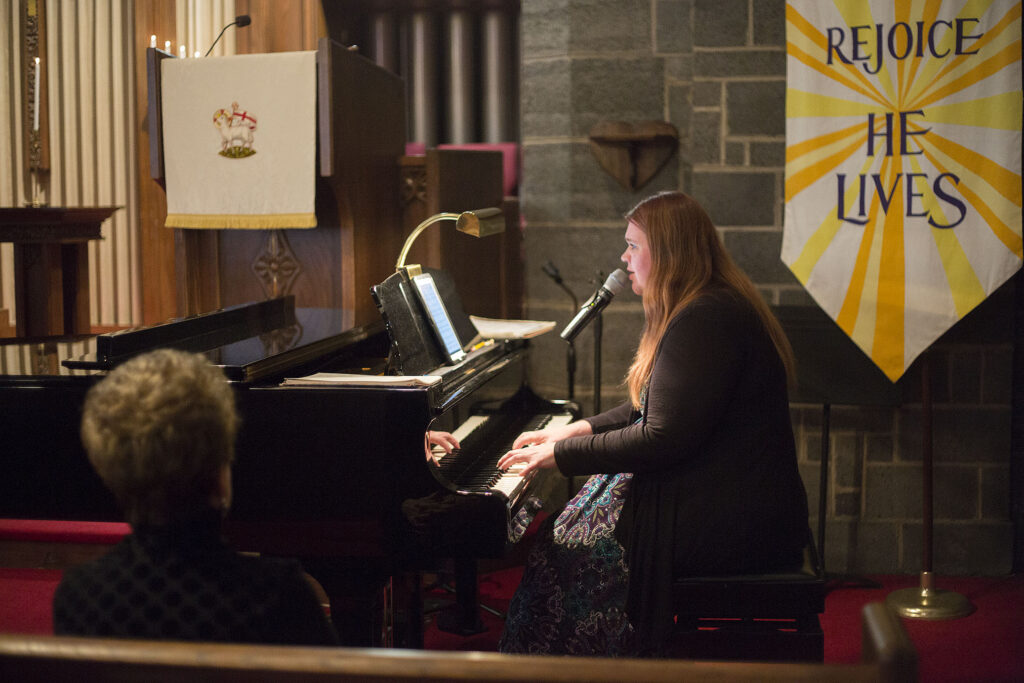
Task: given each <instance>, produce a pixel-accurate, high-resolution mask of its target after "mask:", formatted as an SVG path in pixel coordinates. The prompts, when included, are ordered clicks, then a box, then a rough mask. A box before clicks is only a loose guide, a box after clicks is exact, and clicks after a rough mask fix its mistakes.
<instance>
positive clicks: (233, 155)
mask: <svg viewBox="0 0 1024 683" xmlns="http://www.w3.org/2000/svg"><path fill="white" fill-rule="evenodd" d="M213 125H214V126H216V127H217V130H219V131H220V152H218V153H219V154H220V155H221V156H222V157H227V158H228V159H244V158H245V157H251V156H252V155H253V154H255V153H256V150H255V149H254V148H253V146H252V143H253V138H254V137H255V134H256V117H255V116H253V115H252V114H250V113H249V112H248V111H238V102H232V103H231V111H228V110H227V109H218V110H217V111H215V112H214V113H213Z"/></svg>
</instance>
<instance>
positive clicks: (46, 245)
mask: <svg viewBox="0 0 1024 683" xmlns="http://www.w3.org/2000/svg"><path fill="white" fill-rule="evenodd" d="M119 208H120V207H117V206H103V207H90V208H65V207H40V208H27V207H26V208H0V242H13V243H14V296H15V302H16V306H17V328H16V329H17V335H18V336H19V337H48V336H59V335H77V334H89V333H90V322H89V249H88V245H89V240H97V239H100V238H101V236H102V235H101V233H100V227H101V226H102V224H103V221H105V220H106V219H107V218H109V217H110V215H111V214H113V213H114V212H115V211H117V209H119Z"/></svg>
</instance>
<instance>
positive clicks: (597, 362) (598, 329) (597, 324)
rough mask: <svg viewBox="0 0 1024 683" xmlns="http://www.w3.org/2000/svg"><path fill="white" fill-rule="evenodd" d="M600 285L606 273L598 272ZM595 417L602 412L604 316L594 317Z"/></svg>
mask: <svg viewBox="0 0 1024 683" xmlns="http://www.w3.org/2000/svg"><path fill="white" fill-rule="evenodd" d="M597 282H598V284H600V283H602V282H604V272H603V271H600V270H599V271H597ZM593 325H594V415H597V414H598V413H600V412H601V335H602V333H603V332H604V322H603V314H602V313H601V312H598V314H597V315H596V316H594V322H593Z"/></svg>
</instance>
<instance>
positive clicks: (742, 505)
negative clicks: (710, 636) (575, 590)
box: [555, 289, 808, 648]
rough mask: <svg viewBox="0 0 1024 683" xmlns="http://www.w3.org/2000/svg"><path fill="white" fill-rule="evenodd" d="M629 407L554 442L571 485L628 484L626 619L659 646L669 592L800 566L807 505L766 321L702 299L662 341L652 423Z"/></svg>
mask: <svg viewBox="0 0 1024 683" xmlns="http://www.w3.org/2000/svg"><path fill="white" fill-rule="evenodd" d="M636 417H637V415H636V414H634V413H633V411H632V409H631V407H630V405H629V404H628V403H627V404H623V405H621V406H618V407H616V408H613V409H611V410H609V411H606V412H604V413H602V414H600V415H597V416H595V417H593V418H589V419H588V421H589V422H590V424H591V426H592V427H593V430H594V434H593V435H588V436H583V437H574V438H571V439H566V440H563V441H560V442H558V443H556V444H555V462H556V464H557V465H558V469H559V470H560V471H561V472H562V473H563V474H565V475H568V476H572V475H583V474H595V473H617V472H633V473H634V477H633V481H632V484H631V487H630V491H629V496H628V498H627V500H626V503H625V506H624V508H623V511H622V516H621V518H620V520H619V523H618V526H617V527H616V536H617V538H618V539H619V541H620V542H621V543H622V545H623V547H624V548H625V549H626V557H627V561H628V565H629V588H628V597H627V603H626V610H627V612H628V613H629V615H630V620H631V621H632V623H633V626H634V628H635V629H636V630H637V632H638V634H639V636H640V638H641V641H640V642H648V643H651V644H652V645H653V647H655V648H657V647H659V646H660V644H661V643H663V642H664V639H665V638H666V637H667V636H668V634H669V633H670V629H671V625H672V616H673V614H672V601H671V584H672V580H673V579H674V578H676V577H681V576H706V575H713V574H734V573H749V572H761V571H767V570H772V569H778V568H782V567H788V566H799V563H800V559H801V550H802V548H803V546H804V545H805V543H806V540H807V529H808V522H807V495H806V493H805V492H804V487H803V482H802V481H801V479H800V474H799V471H798V469H797V462H796V448H795V445H794V441H793V430H792V425H791V422H790V414H789V401H788V395H787V389H786V374H785V369H784V367H783V364H782V361H781V359H780V358H779V356H778V353H777V352H776V350H775V347H774V345H773V344H772V341H771V338H770V337H769V336H768V334H767V332H766V331H765V329H764V326H763V325H762V323H761V321H760V318H759V317H758V316H757V314H756V312H755V311H754V310H753V308H752V307H751V306H750V305H749V303H748V302H746V301H745V300H743V299H742V298H741V297H739V296H737V295H735V294H733V293H731V292H729V291H727V290H724V289H714V290H709V291H708V292H706V293H704V294H702V295H701V296H700V297H699V298H698V299H697V300H696V301H695V302H694V303H693V304H691V305H690V306H688V307H687V308H686V309H685V310H684V311H682V312H681V313H679V314H678V315H677V316H676V317H675V318H674V319H673V320H672V321H671V322H670V323H669V326H668V329H667V330H666V331H665V334H664V336H663V337H662V340H661V343H660V344H659V346H658V351H657V355H656V356H655V361H654V366H653V369H652V372H651V378H650V383H649V385H648V391H647V404H646V410H645V416H644V419H643V420H642V421H641V422H640V423H639V424H632V422H633V420H634V419H635V418H636Z"/></svg>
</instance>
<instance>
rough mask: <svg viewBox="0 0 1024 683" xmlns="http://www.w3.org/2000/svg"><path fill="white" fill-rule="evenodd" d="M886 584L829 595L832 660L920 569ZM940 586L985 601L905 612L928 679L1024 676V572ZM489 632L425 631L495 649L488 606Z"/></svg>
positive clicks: (499, 601)
mask: <svg viewBox="0 0 1024 683" xmlns="http://www.w3.org/2000/svg"><path fill="white" fill-rule="evenodd" d="M521 573H522V568H521V567H515V568H512V569H506V570H502V571H496V572H492V573H490V574H486V575H484V576H483V577H482V578H481V582H480V594H481V602H482V604H484V605H487V606H488V607H492V608H494V609H496V610H498V611H501V612H504V611H505V610H506V609H507V607H508V601H509V599H510V598H511V596H512V594H513V593H514V592H515V587H516V585H518V582H519V578H520V576H521ZM869 578H870V579H872V580H874V581H876V582H878V583H880V584H881V585H882V588H856V587H836V588H834V589H833V590H831V591H830V592H829V594H828V596H827V597H826V599H825V613H824V614H822V615H821V626H822V630H823V631H824V632H825V661H826V662H829V663H854V662H857V661H859V660H860V639H861V630H860V629H861V625H860V618H861V617H860V613H861V609H862V608H863V606H864V605H865V604H867V603H869V602H884V601H885V598H886V596H887V595H888V594H889V593H891V592H892V591H894V590H898V589H900V588H910V587H916V586H917V585H918V577H916V576H873V577H869ZM936 587H937V588H939V589H944V590H954V591H956V592H958V593H960V594H961V595H964V596H966V597H967V598H968V599H969V600H970V601H971V602H972V603H973V604H974V605H975V607H976V608H977V609H976V611H975V612H974V613H973V614H971V615H970V616H968V617H964V618H962V619H953V620H945V621H924V620H919V619H904V620H903V624H904V627H905V628H906V630H907V633H908V635H909V636H910V639H911V640H912V641H913V642H914V647H915V648H916V649H917V653H918V658H919V663H920V666H919V672H920V679H921V680H922V681H927V682H931V681H958V682H959V681H986V682H997V681H1006V682H1009V681H1024V619H1022V615H1024V576H1013V577H1006V578H970V577H956V578H948V579H946V578H939V579H937V580H936ZM483 621H484V625H485V626H487V627H488V629H489V630H488V631H487V632H486V633H481V634H478V635H474V636H468V637H465V638H463V637H460V636H456V635H452V634H449V633H443V632H440V631H438V630H437V628H436V627H435V626H434V625H433V624H431V625H430V626H429V627H428V628H427V630H426V634H425V636H424V640H425V646H426V648H427V649H430V650H483V651H494V649H495V646H496V643H497V639H498V636H499V635H500V634H501V620H500V619H499V618H498V617H494V616H492V615H490V614H489V613H487V612H484V613H483Z"/></svg>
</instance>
